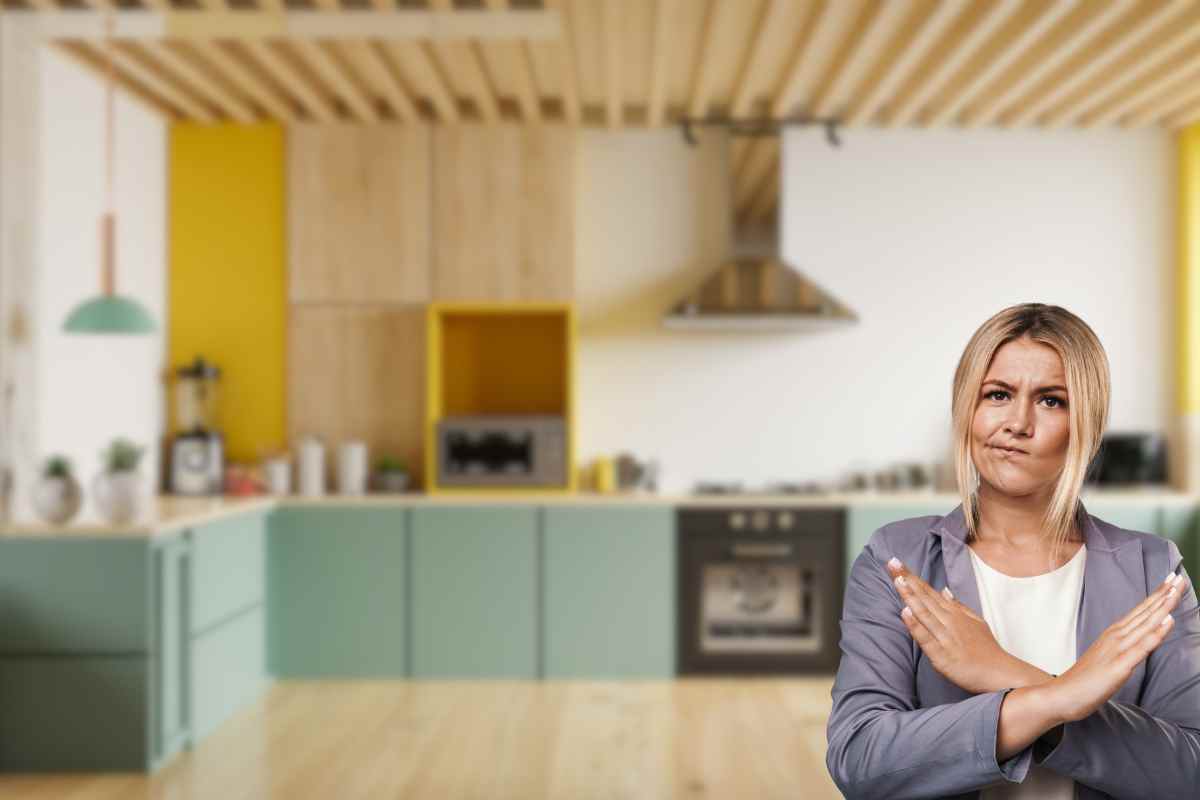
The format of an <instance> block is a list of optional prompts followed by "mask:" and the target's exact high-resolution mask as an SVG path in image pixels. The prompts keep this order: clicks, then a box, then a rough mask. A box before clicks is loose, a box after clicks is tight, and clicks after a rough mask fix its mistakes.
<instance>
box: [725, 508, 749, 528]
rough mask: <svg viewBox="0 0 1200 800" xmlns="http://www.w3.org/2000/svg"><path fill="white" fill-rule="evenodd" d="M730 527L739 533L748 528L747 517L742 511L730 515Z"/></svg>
mask: <svg viewBox="0 0 1200 800" xmlns="http://www.w3.org/2000/svg"><path fill="white" fill-rule="evenodd" d="M729 527H731V528H733V529H734V530H737V531H740V530H741V529H742V528H744V527H746V515H745V514H743V513H742V512H741V511H734V512H733V513H732V514H730V515H729Z"/></svg>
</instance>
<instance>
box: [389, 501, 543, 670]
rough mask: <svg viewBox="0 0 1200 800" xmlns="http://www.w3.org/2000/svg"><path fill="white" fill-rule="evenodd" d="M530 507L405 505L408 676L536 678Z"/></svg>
mask: <svg viewBox="0 0 1200 800" xmlns="http://www.w3.org/2000/svg"><path fill="white" fill-rule="evenodd" d="M537 513H538V512H537V509H536V508H532V507H479V508H461V507H460V508H417V509H413V511H412V565H411V570H412V584H413V586H412V611H411V614H410V617H409V618H410V620H411V624H412V674H413V675H414V676H416V677H481V678H533V677H537V647H538V645H537V595H538V587H537V569H536V566H537V563H536V562H537V546H536V540H537Z"/></svg>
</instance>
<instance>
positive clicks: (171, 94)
mask: <svg viewBox="0 0 1200 800" xmlns="http://www.w3.org/2000/svg"><path fill="white" fill-rule="evenodd" d="M104 57H105V58H112V60H113V63H114V64H115V65H116V66H117V67H118V68H120V70H121V71H122V72H124V73H126V74H127V75H131V76H133V77H134V78H135V79H136V80H137V81H138V83H141V84H142V85H144V86H146V87H147V88H148V89H150V90H151V91H153V92H154V93H155V94H157V95H159V96H161V97H163V98H165V99H166V100H167V102H169V103H170V104H171V105H173V106H175V107H176V108H178V109H179V110H180V111H182V112H183V113H184V115H186V117H187V118H188V119H191V120H195V121H197V122H207V123H214V122H216V121H217V117H216V115H215V114H213V112H212V109H211V108H209V107H208V106H207V105H206V104H204V103H203V102H200V101H198V100H196V99H194V98H193V97H192V96H191V95H190V94H188V92H187V91H185V90H184V89H183V88H182V87H180V86H179V85H178V84H176V83H174V82H173V81H171V80H169V79H167V78H165V77H164V76H163V75H162V73H161V71H159V70H156V69H154V68H153V67H152V66H151V65H150V64H147V63H146V62H144V61H142V60H141V59H140V58H138V57H137V56H136V55H134V54H133V53H131V52H129V51H127V50H125V49H124V48H123V47H122V46H121V45H116V44H114V45H113V47H112V48H109V49H108V50H107V51H106V52H105V54H104Z"/></svg>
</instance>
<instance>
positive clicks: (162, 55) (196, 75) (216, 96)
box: [142, 42, 258, 123]
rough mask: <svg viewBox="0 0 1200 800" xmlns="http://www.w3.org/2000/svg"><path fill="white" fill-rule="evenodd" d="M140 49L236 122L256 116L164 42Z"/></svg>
mask: <svg viewBox="0 0 1200 800" xmlns="http://www.w3.org/2000/svg"><path fill="white" fill-rule="evenodd" d="M142 47H143V49H145V50H146V52H147V53H148V54H149V55H150V57H151V59H152V60H154V61H157V62H158V63H159V64H162V65H164V66H165V67H166V70H167V71H169V72H174V73H175V74H176V76H178V77H179V78H182V82H183V83H186V84H189V85H190V86H191V87H192V89H193V91H195V92H196V93H197V94H199V95H203V96H204V97H205V99H207V100H208V102H209V103H210V104H211V105H213V106H214V107H216V108H217V109H219V110H220V111H221V113H222V114H224V115H225V116H227V117H229V118H230V119H233V120H237V121H238V122H245V123H250V122H254V121H255V120H256V119H257V118H258V115H257V114H256V113H255V111H254V109H253V108H251V107H250V106H249V105H248V104H246V103H244V102H242V100H241V99H240V98H238V97H237V96H236V95H234V94H233V93H232V92H230V91H228V90H227V89H225V87H223V86H222V85H221V84H220V83H219V82H217V81H216V80H213V77H212V75H211V74H209V73H208V72H206V71H205V70H203V69H201V68H200V67H198V66H196V65H195V64H194V63H193V62H191V61H189V60H188V59H187V58H185V57H184V56H182V55H180V54H179V53H178V52H176V51H175V50H173V49H171V47H170V45H168V44H167V43H166V42H145V43H144V44H143V45H142Z"/></svg>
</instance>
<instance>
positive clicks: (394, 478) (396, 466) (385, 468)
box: [375, 455, 408, 493]
mask: <svg viewBox="0 0 1200 800" xmlns="http://www.w3.org/2000/svg"><path fill="white" fill-rule="evenodd" d="M375 486H376V487H377V488H378V489H379V491H381V492H389V493H394V492H403V491H405V490H406V489H407V488H408V464H407V463H405V461H404V459H403V458H400V457H399V456H390V455H385V456H382V457H381V458H380V459H379V460H378V461H377V462H375Z"/></svg>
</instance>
